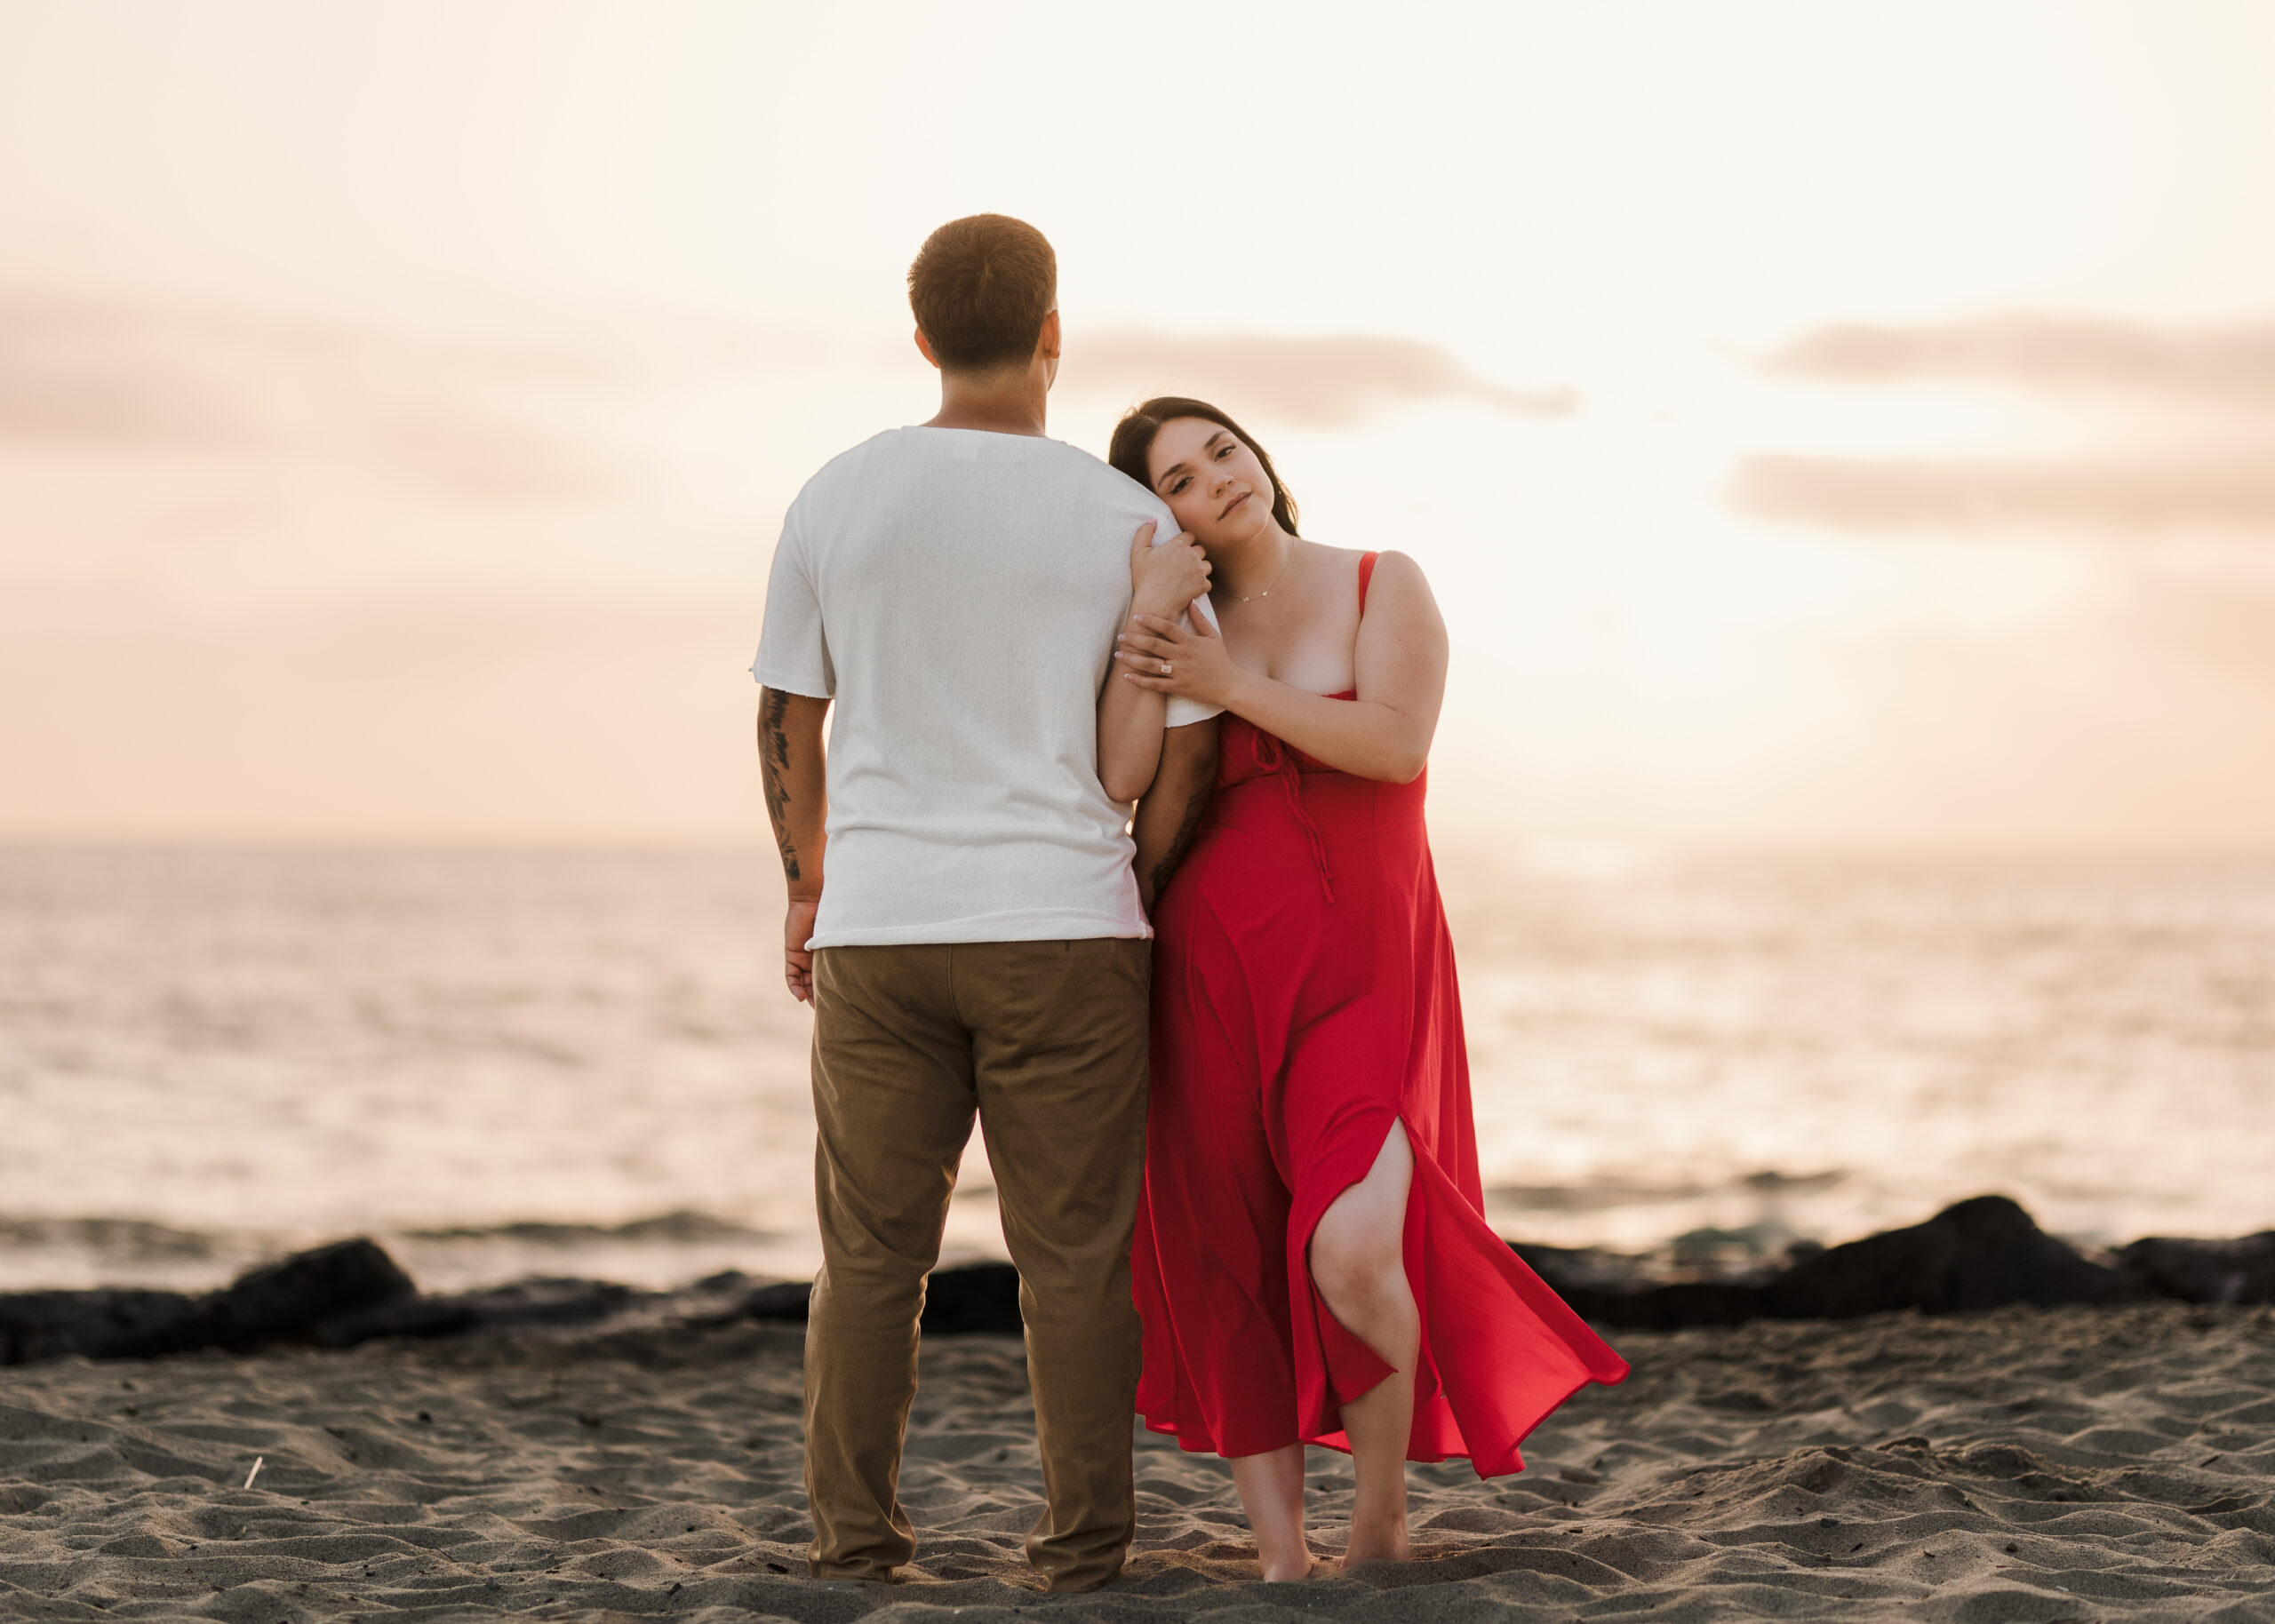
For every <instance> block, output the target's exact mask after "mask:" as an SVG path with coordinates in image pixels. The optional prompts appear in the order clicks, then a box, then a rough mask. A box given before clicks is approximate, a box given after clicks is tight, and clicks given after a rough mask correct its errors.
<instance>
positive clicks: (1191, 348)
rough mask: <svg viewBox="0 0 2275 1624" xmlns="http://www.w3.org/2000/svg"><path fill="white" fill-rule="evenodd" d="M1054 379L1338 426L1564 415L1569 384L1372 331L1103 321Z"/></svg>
mask: <svg viewBox="0 0 2275 1624" xmlns="http://www.w3.org/2000/svg"><path fill="white" fill-rule="evenodd" d="M1061 387H1064V388H1069V389H1071V390H1074V391H1075V392H1078V393H1081V394H1090V395H1102V396H1110V397H1113V398H1114V399H1117V400H1122V401H1127V402H1131V403H1135V402H1138V401H1139V400H1142V399H1144V398H1145V396H1147V395H1152V394H1185V395H1193V396H1197V397H1199V398H1201V399H1203V400H1207V401H1209V402H1212V403H1214V404H1216V405H1218V406H1221V407H1223V408H1224V410H1226V411H1228V412H1230V413H1231V414H1232V415H1233V416H1234V417H1235V418H1245V417H1249V416H1254V417H1258V418H1278V419H1279V420H1280V421H1281V422H1283V423H1289V424H1294V425H1297V426H1303V427H1307V428H1343V427H1347V426H1350V425H1351V424H1353V423H1356V422H1358V421H1360V420H1361V418H1364V417H1366V416H1367V415H1368V414H1369V413H1370V412H1372V411H1375V410H1381V409H1384V408H1386V407H1393V406H1400V405H1409V404H1417V403H1420V402H1428V401H1468V402H1475V403H1477V404H1480V405H1483V406H1488V407H1490V408H1492V409H1493V410H1497V411H1504V412H1507V413H1509V414H1510V415H1512V416H1513V417H1521V418H1561V417H1569V416H1570V415H1571V414H1572V413H1573V412H1574V411H1576V410H1578V407H1579V397H1578V396H1577V394H1574V393H1573V392H1572V391H1571V390H1569V389H1563V388H1548V389H1512V388H1507V387H1505V386H1502V385H1499V384H1496V383H1493V382H1491V381H1490V380H1489V379H1486V378H1480V377H1479V376H1478V375H1477V374H1476V373H1474V372H1473V371H1471V370H1469V369H1468V368H1467V367H1466V366H1465V365H1463V364H1462V362H1461V361H1460V360H1459V359H1458V358H1457V357H1456V356H1455V355H1454V354H1452V352H1450V351H1449V350H1446V349H1442V348H1441V347H1440V346H1437V345H1434V344H1425V343H1423V342H1421V341H1420V340H1419V339H1415V338H1391V337H1386V336H1382V335H1377V334H1372V333H1321V334H1315V335H1310V336H1281V335H1274V334H1264V333H1220V334H1207V333H1170V332H1161V331H1156V330H1152V329H1147V328H1134V327H1124V328H1112V329H1107V330H1103V331H1098V332H1084V333H1082V334H1079V335H1077V336H1076V337H1074V338H1070V339H1069V341H1068V344H1067V346H1066V362H1065V366H1064V370H1063V372H1062V374H1061Z"/></svg>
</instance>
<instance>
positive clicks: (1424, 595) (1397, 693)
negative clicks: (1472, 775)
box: [1115, 553, 1446, 784]
mask: <svg viewBox="0 0 2275 1624" xmlns="http://www.w3.org/2000/svg"><path fill="white" fill-rule="evenodd" d="M1115 658H1116V659H1117V660H1119V661H1120V662H1121V664H1122V677H1123V681H1125V682H1127V683H1128V684H1129V686H1130V687H1132V688H1140V689H1145V690H1147V691H1148V692H1151V693H1156V694H1163V695H1167V694H1183V695H1185V696H1186V697H1190V698H1193V699H1198V700H1201V702H1202V703H1204V704H1209V705H1223V706H1224V707H1225V709H1226V710H1228V711H1230V712H1233V715H1235V716H1239V717H1242V718H1244V719H1245V720H1249V721H1250V722H1253V723H1255V724H1256V726H1257V727H1259V728H1263V729H1264V730H1265V732H1267V733H1275V734H1277V735H1279V736H1280V737H1281V738H1282V739H1284V740H1286V741H1287V742H1288V743H1289V744H1293V745H1294V746H1295V747H1296V748H1297V749H1298V750H1300V751H1302V752H1304V753H1305V755H1308V756H1311V757H1313V759H1315V760H1319V761H1322V762H1324V763H1325V764H1326V765H1328V766H1329V767H1332V768H1337V770H1338V771H1341V772H1346V773H1356V774H1357V775H1358V776H1361V777H1362V778H1377V779H1381V780H1382V781H1384V782H1385V783H1388V784H1409V783H1411V782H1413V780H1414V779H1416V778H1417V777H1419V776H1421V773H1422V768H1424V767H1425V766H1426V765H1427V764H1428V762H1429V760H1430V741H1431V739H1432V738H1433V736H1435V735H1436V733H1437V730H1438V710H1439V707H1440V705H1442V704H1443V703H1444V700H1445V696H1446V624H1445V622H1444V620H1443V619H1441V617H1440V616H1439V614H1438V604H1437V601H1436V600H1435V599H1434V598H1433V597H1432V596H1431V595H1430V583H1429V582H1428V581H1427V580H1425V579H1424V578H1423V575H1422V567H1421V566H1420V565H1418V564H1417V563H1416V562H1415V561H1413V560H1412V559H1410V558H1409V557H1407V556H1406V555H1405V554H1404V553H1384V554H1383V555H1382V557H1381V559H1380V561H1378V562H1377V564H1376V567H1375V574H1374V580H1373V582H1372V584H1371V585H1370V586H1369V592H1368V596H1367V609H1366V613H1365V615H1364V616H1362V617H1361V619H1360V622H1359V641H1358V646H1357V648H1356V649H1354V650H1353V665H1354V666H1355V667H1356V668H1357V672H1358V691H1359V697H1358V699H1357V700H1356V701H1355V702H1354V701H1353V700H1349V699H1322V698H1321V697H1319V696H1318V695H1317V694H1307V693H1305V691H1304V690H1303V689H1299V688H1291V687H1289V685H1288V684H1287V683H1285V682H1281V681H1274V680H1273V679H1272V678H1270V677H1267V676H1264V675H1262V674H1261V673H1257V672H1253V671H1249V670H1248V669H1246V668H1245V667H1243V666H1240V665H1234V664H1233V661H1232V657H1231V656H1229V655H1227V654H1226V653H1225V641H1224V639H1223V638H1221V637H1218V636H1217V634H1216V633H1213V632H1211V631H1209V629H1208V628H1207V627H1205V626H1200V625H1195V626H1194V627H1193V628H1192V629H1191V630H1185V629H1183V628H1180V627H1178V626H1175V625H1170V624H1169V622H1167V621H1165V620H1162V619H1161V618H1160V617H1145V618H1144V619H1143V621H1142V623H1141V625H1140V627H1139V629H1138V630H1135V631H1131V632H1128V633H1123V635H1122V651H1121V653H1119V654H1118V655H1116V656H1115ZM1165 663H1166V664H1167V665H1169V668H1170V671H1169V675H1167V676H1164V675H1162V674H1161V666H1162V665H1163V664H1165Z"/></svg>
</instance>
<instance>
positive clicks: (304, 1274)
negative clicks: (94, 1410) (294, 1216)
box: [0, 1239, 419, 1365]
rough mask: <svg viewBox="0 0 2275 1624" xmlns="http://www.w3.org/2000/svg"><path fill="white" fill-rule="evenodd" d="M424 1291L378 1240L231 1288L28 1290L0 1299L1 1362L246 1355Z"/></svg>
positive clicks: (308, 1258)
mask: <svg viewBox="0 0 2275 1624" xmlns="http://www.w3.org/2000/svg"><path fill="white" fill-rule="evenodd" d="M418 1292H419V1288H418V1287H417V1286H414V1285H412V1284H411V1277H410V1276H409V1275H407V1274H405V1273H403V1270H401V1269H400V1268H399V1267H397V1266H396V1263H395V1260H394V1259H393V1258H391V1257H389V1256H388V1255H387V1253H386V1251H385V1250H384V1249H383V1248H381V1247H380V1246H379V1245H378V1244H377V1243H376V1242H373V1241H370V1240H361V1239H359V1240H342V1241H335V1242H333V1243H332V1244H331V1246H318V1247H316V1248H315V1249H314V1250H313V1251H308V1252H298V1253H295V1254H292V1255H291V1257H288V1258H285V1259H284V1260H283V1261H282V1262H275V1263H270V1264H268V1265H267V1266H265V1267H263V1268H259V1269H256V1270H251V1272H250V1273H247V1274H245V1275H243V1276H241V1277H239V1278H238V1279H237V1280H236V1281H235V1284H233V1285H231V1286H229V1287H228V1289H227V1290H225V1291H218V1292H211V1293H208V1294H204V1295H203V1296H191V1295H188V1294H184V1293H181V1292H158V1291H116V1290H114V1291H91V1292H25V1293H20V1294H16V1295H13V1296H0V1364H8V1365H20V1364H23V1363H26V1362H28V1361H29V1360H33V1359H52V1358H60V1357H63V1356H65V1355H67V1354H74V1353H79V1354H84V1355H86V1356H87V1357H90V1358H97V1359H103V1358H148V1357H153V1356H155V1355H157V1354H163V1353H181V1352H185V1351H187V1350H188V1349H192V1348H227V1349H231V1350H232V1351H243V1350H245V1349H252V1348H258V1347H260V1346H263V1345H264V1344H266V1343H269V1342H276V1341H294V1340H303V1339H306V1340H313V1338H314V1336H315V1331H316V1328H317V1326H318V1325H322V1324H323V1322H324V1321H326V1320H328V1319H331V1318H336V1317H339V1316H341V1315H347V1314H354V1313H357V1312H364V1311H369V1310H373V1309H377V1308H379V1307H382V1306H385V1305H387V1304H393V1303H399V1302H408V1301H412V1300H415V1299H416V1298H417V1296H418Z"/></svg>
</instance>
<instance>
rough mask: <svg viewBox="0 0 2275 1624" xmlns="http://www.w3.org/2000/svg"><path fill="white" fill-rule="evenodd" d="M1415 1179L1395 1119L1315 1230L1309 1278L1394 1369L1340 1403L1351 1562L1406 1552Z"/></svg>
mask: <svg viewBox="0 0 2275 1624" xmlns="http://www.w3.org/2000/svg"><path fill="white" fill-rule="evenodd" d="M1413 1181H1414V1149H1413V1147H1412V1146H1411V1145H1409V1144H1408V1143H1407V1142H1406V1125H1405V1124H1404V1123H1402V1122H1393V1123H1392V1124H1391V1129H1390V1133H1389V1135H1388V1136H1387V1137H1386V1138H1385V1139H1384V1141H1383V1148H1382V1150H1381V1152H1380V1154H1378V1155H1377V1157H1376V1158H1375V1165H1374V1166H1373V1167H1372V1168H1371V1169H1370V1170H1369V1172H1368V1174H1367V1176H1366V1177H1365V1178H1363V1179H1361V1180H1360V1181H1359V1182H1357V1183H1356V1184H1353V1185H1352V1186H1351V1188H1350V1189H1348V1190H1345V1191H1344V1192H1343V1193H1342V1194H1341V1195H1339V1196H1337V1198H1335V1201H1334V1204H1333V1205H1332V1206H1329V1208H1328V1209H1327V1211H1326V1212H1325V1213H1324V1214H1321V1218H1320V1221H1319V1227H1318V1228H1316V1229H1314V1230H1313V1231H1312V1244H1311V1266H1312V1279H1313V1282H1314V1283H1315V1284H1316V1285H1317V1286H1319V1293H1320V1295H1321V1297H1323V1298H1325V1299H1326V1301H1327V1307H1328V1311H1329V1313H1331V1314H1333V1315H1334V1316H1335V1318H1337V1320H1338V1321H1339V1322H1340V1323H1341V1324H1342V1325H1343V1328H1344V1329H1345V1330H1346V1331H1348V1332H1350V1333H1351V1334H1352V1335H1353V1336H1355V1337H1357V1338H1358V1339H1359V1340H1360V1341H1362V1342H1364V1343H1366V1344H1367V1346H1368V1347H1369V1348H1371V1349H1374V1350H1375V1353H1376V1355H1377V1357H1380V1358H1381V1359H1382V1361H1383V1362H1384V1363H1385V1365H1390V1366H1391V1367H1392V1370H1393V1373H1392V1374H1391V1375H1389V1376H1387V1377H1385V1379H1384V1380H1383V1381H1380V1382H1378V1383H1377V1385H1376V1386H1375V1387H1374V1388H1373V1389H1370V1390H1369V1392H1368V1393H1366V1394H1365V1396H1363V1397H1359V1398H1354V1399H1353V1400H1352V1401H1351V1402H1350V1403H1349V1404H1346V1405H1344V1406H1343V1431H1344V1435H1345V1437H1348V1438H1349V1439H1350V1440H1351V1465H1352V1475H1353V1478H1354V1479H1355V1485H1354V1487H1355V1490H1356V1493H1354V1495H1353V1501H1352V1507H1351V1544H1350V1548H1349V1549H1348V1550H1347V1551H1346V1552H1345V1556H1344V1558H1343V1559H1344V1561H1345V1564H1350V1563H1353V1562H1368V1561H1372V1560H1376V1559H1379V1558H1388V1559H1390V1560H1391V1561H1393V1562H1403V1561H1405V1560H1406V1556H1407V1541H1406V1450H1407V1445H1408V1443H1409V1439H1410V1438H1411V1437H1412V1434H1413V1431H1414V1366H1415V1365H1416V1363H1417V1360H1418V1359H1419V1357H1420V1353H1421V1345H1422V1319H1421V1316H1420V1314H1419V1312H1418V1311H1417V1310H1416V1308H1415V1306H1414V1288H1413V1287H1412V1286H1410V1285H1409V1284H1408V1282H1407V1278H1406V1195H1407V1190H1408V1187H1409V1185H1411V1184H1412V1182H1413Z"/></svg>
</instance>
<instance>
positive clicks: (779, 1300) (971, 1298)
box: [730, 1263, 1025, 1336]
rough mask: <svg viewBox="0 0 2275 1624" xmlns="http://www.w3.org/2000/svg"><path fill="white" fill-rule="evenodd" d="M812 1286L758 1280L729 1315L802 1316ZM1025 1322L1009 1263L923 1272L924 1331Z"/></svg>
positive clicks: (1007, 1327) (1012, 1326) (1012, 1327)
mask: <svg viewBox="0 0 2275 1624" xmlns="http://www.w3.org/2000/svg"><path fill="white" fill-rule="evenodd" d="M813 1289H814V1288H813V1287H812V1286H810V1285H809V1284H808V1283H807V1282H806V1281H803V1280H784V1281H781V1282H779V1283H778V1284H776V1285H773V1286H758V1287H756V1288H755V1289H754V1290H753V1291H752V1292H750V1293H749V1294H748V1295H746V1296H745V1297H744V1298H743V1300H742V1302H740V1303H738V1305H737V1306H736V1308H735V1309H734V1310H733V1312H732V1314H731V1315H730V1318H738V1319H786V1320H802V1319H803V1318H805V1317H806V1309H807V1304H808V1302H809V1301H810V1299H811V1297H812V1295H813ZM1024 1324H1025V1322H1024V1321H1023V1320H1022V1319H1021V1318H1020V1317H1019V1271H1018V1270H1016V1269H1014V1268H1013V1267H1011V1265H1010V1264H1009V1263H970V1264H965V1265H963V1266H962V1267H960V1268H954V1269H936V1270H933V1271H932V1272H931V1273H930V1274H929V1275H927V1276H925V1277H924V1316H923V1318H922V1319H921V1320H920V1321H918V1325H919V1328H920V1329H921V1330H922V1333H924V1334H925V1335H926V1336H957V1335H962V1334H964V1333H970V1332H976V1331H993V1332H1002V1333H1010V1334H1011V1335H1017V1334H1018V1332H1019V1331H1020V1329H1021V1328H1022V1326H1023V1325H1024Z"/></svg>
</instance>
